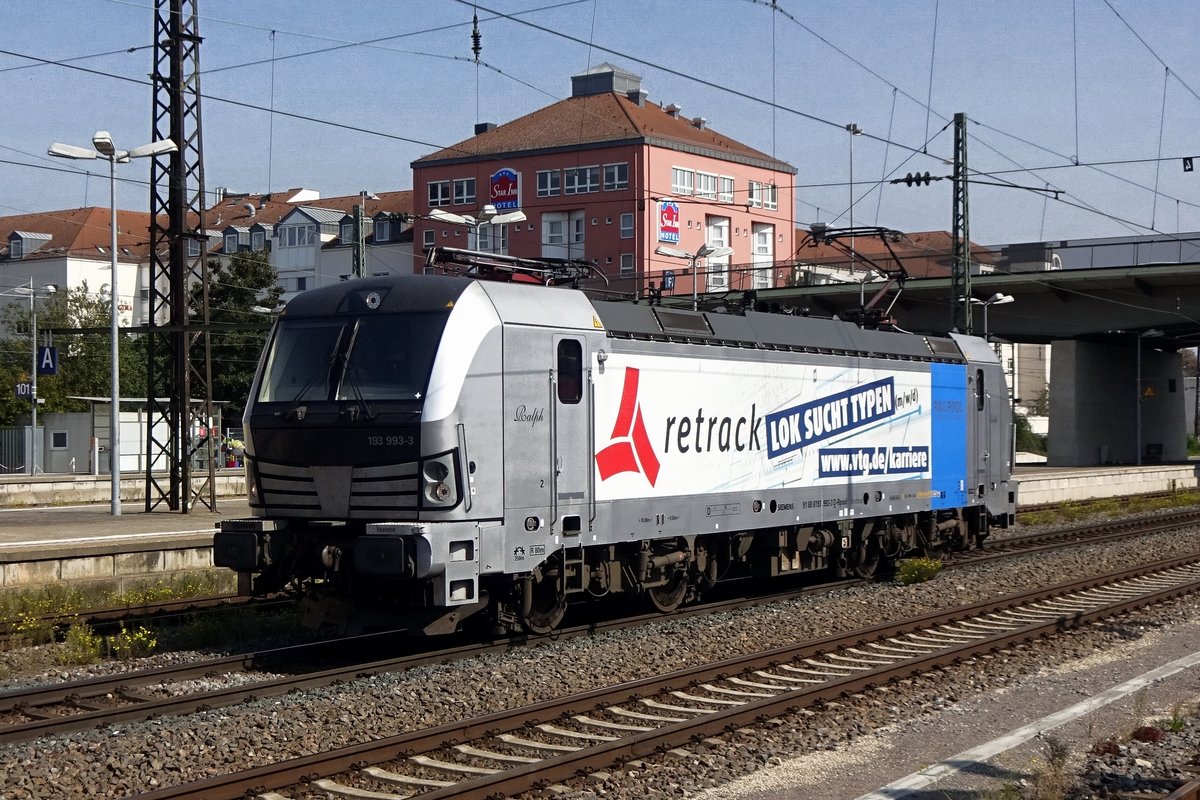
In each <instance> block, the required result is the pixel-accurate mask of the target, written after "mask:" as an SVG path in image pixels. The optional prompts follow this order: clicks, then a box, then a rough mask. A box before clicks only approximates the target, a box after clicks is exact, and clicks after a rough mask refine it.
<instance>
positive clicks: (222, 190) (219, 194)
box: [213, 186, 226, 205]
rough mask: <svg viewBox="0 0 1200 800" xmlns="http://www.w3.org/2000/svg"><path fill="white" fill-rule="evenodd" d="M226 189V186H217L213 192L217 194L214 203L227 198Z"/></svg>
mask: <svg viewBox="0 0 1200 800" xmlns="http://www.w3.org/2000/svg"><path fill="white" fill-rule="evenodd" d="M225 191H226V189H225V187H224V186H218V187H217V188H215V189H213V194H214V195H216V197H215V198H213V205H216V204H217V203H219V202H221V201H222V200H224V199H225Z"/></svg>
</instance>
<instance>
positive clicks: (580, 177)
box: [563, 167, 600, 194]
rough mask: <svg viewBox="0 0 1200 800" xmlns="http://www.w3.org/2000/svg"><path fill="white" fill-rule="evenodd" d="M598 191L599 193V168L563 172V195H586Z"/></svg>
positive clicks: (581, 168) (565, 170) (580, 168)
mask: <svg viewBox="0 0 1200 800" xmlns="http://www.w3.org/2000/svg"><path fill="white" fill-rule="evenodd" d="M598 191H600V167H579V168H578V169H564V170H563V194H586V193H587V192H598Z"/></svg>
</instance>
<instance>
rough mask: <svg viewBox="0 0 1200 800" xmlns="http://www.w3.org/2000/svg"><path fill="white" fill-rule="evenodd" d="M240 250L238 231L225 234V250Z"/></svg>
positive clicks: (234, 251) (230, 251) (233, 251)
mask: <svg viewBox="0 0 1200 800" xmlns="http://www.w3.org/2000/svg"><path fill="white" fill-rule="evenodd" d="M237 251H238V235H237V234H236V233H227V234H225V252H226V253H236V252H237Z"/></svg>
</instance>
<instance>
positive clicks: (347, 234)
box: [342, 222, 354, 244]
mask: <svg viewBox="0 0 1200 800" xmlns="http://www.w3.org/2000/svg"><path fill="white" fill-rule="evenodd" d="M353 242H354V223H353V222H347V223H345V224H344V225H342V244H351V243H353Z"/></svg>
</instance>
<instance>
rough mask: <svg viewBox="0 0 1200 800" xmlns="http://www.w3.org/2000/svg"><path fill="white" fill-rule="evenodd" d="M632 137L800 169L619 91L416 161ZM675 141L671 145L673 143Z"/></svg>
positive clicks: (529, 117) (563, 104) (573, 100)
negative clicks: (635, 100) (640, 104)
mask: <svg viewBox="0 0 1200 800" xmlns="http://www.w3.org/2000/svg"><path fill="white" fill-rule="evenodd" d="M628 139H656V140H660V141H663V142H667V143H675V144H678V145H681V146H689V147H698V148H701V149H702V150H705V151H711V153H712V154H713V155H714V156H716V157H718V158H720V157H722V156H725V157H729V158H734V159H741V160H751V161H756V162H765V163H767V164H769V165H772V166H773V168H775V169H780V170H786V171H790V172H794V171H795V170H794V169H793V168H792V167H791V165H789V164H786V163H784V162H782V161H779V160H777V159H775V158H772V157H771V156H769V155H767V154H766V153H763V152H761V151H759V150H755V149H754V148H753V147H749V146H747V145H744V144H742V143H741V142H738V141H735V140H733V139H730V138H729V137H728V136H725V135H723V134H721V133H718V132H717V131H715V130H713V129H712V128H709V127H707V126H703V127H701V126H699V125H697V124H696V123H694V122H693V121H692V120H690V119H688V118H686V117H683V116H678V115H671V114H668V113H667V112H666V111H665V110H663V108H662V107H661V106H659V105H657V104H655V103H646V104H645V105H642V106H639V105H638V104H637V103H635V102H634V101H632V100H630V99H629V98H628V97H626V96H625V95H622V94H618V93H616V92H604V93H601V94H589V95H584V96H580V97H569V98H567V99H565V100H560V101H559V102H557V103H554V104H552V105H549V106H546V107H545V108H541V109H539V110H537V111H534V112H533V113H531V114H526V115H525V116H523V117H519V118H517V119H515V120H512V121H511V122H507V123H505V124H503V125H500V126H498V127H496V128H494V129H492V130H490V131H485V132H484V133H481V134H478V135H476V136H473V137H471V138H470V139H466V140H464V141H461V142H459V143H458V144H455V145H451V146H450V147H447V148H444V149H442V150H439V151H437V152H436V153H431V154H429V155H427V156H423V157H421V158H419V159H417V160H416V161H414V162H413V166H414V167H417V166H421V165H429V164H432V163H435V162H438V161H443V160H453V159H475V158H490V157H493V156H498V155H501V154H511V153H516V152H524V151H530V150H549V149H554V148H559V147H572V146H579V145H599V144H604V143H605V142H618V141H623V140H628ZM668 146H669V145H668Z"/></svg>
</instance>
